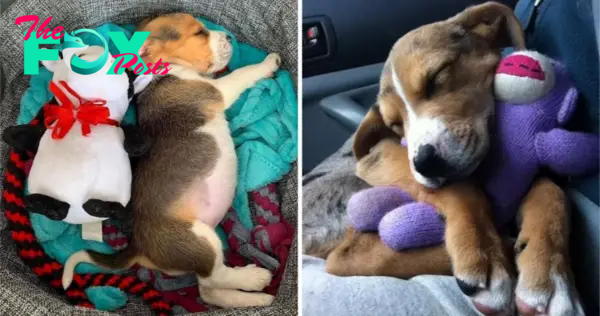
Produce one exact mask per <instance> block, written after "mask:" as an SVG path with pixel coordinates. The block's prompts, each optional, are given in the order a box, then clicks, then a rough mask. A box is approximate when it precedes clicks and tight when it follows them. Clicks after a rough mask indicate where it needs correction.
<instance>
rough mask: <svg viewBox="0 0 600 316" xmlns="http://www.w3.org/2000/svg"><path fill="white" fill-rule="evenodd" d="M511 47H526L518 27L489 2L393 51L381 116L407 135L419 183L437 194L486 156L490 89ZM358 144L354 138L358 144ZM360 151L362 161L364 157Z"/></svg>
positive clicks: (415, 34) (408, 38)
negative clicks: (503, 55) (506, 48)
mask: <svg viewBox="0 0 600 316" xmlns="http://www.w3.org/2000/svg"><path fill="white" fill-rule="evenodd" d="M508 44H513V45H514V46H515V47H517V48H524V46H525V44H524V39H523V33H522V31H521V28H520V26H519V23H518V21H517V20H516V18H515V17H514V15H513V14H512V12H511V11H510V9H509V8H507V7H505V6H502V5H500V4H489V5H484V6H478V7H473V8H470V9H468V10H466V11H465V12H463V13H461V14H459V15H457V16H456V17H454V18H451V19H449V20H446V21H442V22H438V23H433V24H429V25H425V26H422V27H419V28H417V29H415V30H413V31H411V32H409V33H407V34H406V35H404V36H403V37H402V38H400V39H399V40H398V41H397V42H396V44H395V45H394V47H393V48H392V50H391V52H390V55H389V57H388V59H387V61H386V63H385V66H384V70H383V74H382V78H381V92H380V94H379V102H378V104H379V111H380V112H381V114H382V117H383V119H384V123H385V125H386V126H388V127H390V128H392V129H393V130H394V131H396V132H397V133H399V134H400V135H403V136H405V137H406V140H407V143H408V154H409V160H410V162H411V170H412V173H413V175H414V177H415V179H416V180H417V181H418V182H419V183H421V184H423V185H425V186H427V187H432V188H435V187H439V186H440V185H441V184H443V183H444V182H445V181H446V180H449V179H454V178H463V177H465V176H468V175H469V174H470V173H471V172H472V171H473V170H474V169H475V168H476V167H477V165H478V164H479V162H480V161H481V160H482V159H483V157H484V156H485V154H486V153H487V149H488V143H489V137H488V125H489V122H490V119H491V117H492V115H493V112H494V96H493V94H492V88H491V85H492V82H493V79H494V74H495V68H496V65H497V64H498V62H499V59H500V48H502V47H504V46H507V45H508ZM361 128H362V129H365V128H372V127H371V126H367V125H365V124H363V126H362V127H361ZM361 135H362V133H361V132H360V129H359V133H358V136H361ZM363 143H364V142H363V141H362V140H361V139H360V137H358V139H357V140H356V144H357V146H365V145H366V144H363ZM358 149H359V150H358V152H357V154H358V158H360V157H361V156H362V155H364V154H365V153H366V152H365V150H364V149H361V148H358Z"/></svg>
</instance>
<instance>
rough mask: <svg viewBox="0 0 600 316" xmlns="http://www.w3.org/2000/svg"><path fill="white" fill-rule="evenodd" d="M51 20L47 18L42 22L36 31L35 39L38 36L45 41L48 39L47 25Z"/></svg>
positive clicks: (48, 30)
mask: <svg viewBox="0 0 600 316" xmlns="http://www.w3.org/2000/svg"><path fill="white" fill-rule="evenodd" d="M51 20H52V17H51V16H49V17H48V18H47V19H45V20H44V22H43V23H42V24H41V25H40V27H39V28H38V30H37V33H36V34H37V38H40V36H42V37H43V38H44V39H47V38H48V37H50V34H48V33H50V29H49V28H48V23H50V21H51Z"/></svg>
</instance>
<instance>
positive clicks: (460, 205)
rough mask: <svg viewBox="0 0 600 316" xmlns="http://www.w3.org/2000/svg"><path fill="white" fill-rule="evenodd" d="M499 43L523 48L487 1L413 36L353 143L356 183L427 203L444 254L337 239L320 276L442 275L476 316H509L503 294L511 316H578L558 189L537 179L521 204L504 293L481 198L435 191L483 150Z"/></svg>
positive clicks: (455, 185) (400, 45) (504, 13)
mask: <svg viewBox="0 0 600 316" xmlns="http://www.w3.org/2000/svg"><path fill="white" fill-rule="evenodd" d="M508 44H512V45H513V46H514V47H515V48H517V49H522V48H524V36H523V32H522V30H521V27H520V25H519V23H518V21H517V19H516V18H515V16H514V15H513V13H512V11H511V10H510V9H509V8H508V7H506V6H504V5H501V4H498V3H493V2H489V3H486V4H482V5H478V6H474V7H471V8H468V9H466V10H465V11H463V12H462V13H460V14H458V15H456V16H455V17H452V18H450V19H448V20H446V21H441V22H437V23H433V24H429V25H425V26H422V27H420V28H418V29H416V30H413V31H412V32H409V33H407V34H406V35H405V36H403V37H402V38H400V39H399V40H398V42H397V43H396V44H395V45H394V47H393V48H392V51H391V52H390V55H389V58H388V60H387V61H386V63H385V67H384V70H383V73H382V77H381V82H380V93H379V96H378V101H377V106H375V107H373V108H372V109H371V110H370V112H369V113H368V115H367V116H366V117H365V119H364V120H363V122H362V124H361V126H360V127H359V129H358V131H357V133H356V135H355V143H354V153H355V156H356V158H357V160H358V164H357V174H358V176H359V177H360V178H362V179H363V180H365V181H367V182H368V183H369V184H371V185H395V186H398V187H400V188H402V189H404V190H406V191H407V192H408V193H409V194H411V196H413V197H414V198H415V199H416V200H419V201H423V202H427V203H429V204H431V205H433V206H435V207H436V208H437V209H438V210H439V212H440V214H441V215H442V216H443V217H444V218H445V220H446V234H445V240H446V242H445V249H441V248H430V249H423V250H415V251H408V252H393V251H391V249H387V248H386V247H385V246H383V245H382V244H381V241H380V240H379V238H374V236H373V235H372V234H363V233H357V232H354V231H349V232H347V234H346V236H345V237H344V240H343V242H342V244H340V246H339V247H337V248H336V249H335V250H334V251H333V252H332V253H331V255H330V256H329V257H328V262H327V270H328V271H329V272H330V273H333V274H337V275H390V276H396V277H403V278H407V277H412V276H414V275H416V274H423V273H444V272H447V271H450V269H451V270H452V272H453V274H454V276H455V277H456V278H457V282H458V285H459V287H460V288H461V290H463V292H464V293H465V294H467V295H469V296H471V298H472V300H473V302H474V305H475V306H476V307H477V308H478V309H479V310H480V311H481V312H483V313H485V314H496V313H499V312H500V313H502V312H504V313H510V312H511V311H512V308H513V307H514V306H515V304H513V291H514V292H515V294H516V306H517V307H518V309H519V311H520V312H521V313H522V314H525V315H534V314H544V313H548V314H550V315H581V314H582V309H581V305H580V303H579V301H578V299H577V295H576V291H575V288H574V284H573V280H572V278H571V275H570V269H569V266H568V255H567V254H568V249H567V246H568V233H569V230H568V225H567V220H566V201H565V195H564V192H562V190H561V189H560V188H559V187H557V186H556V185H555V184H553V183H552V182H551V181H550V180H548V179H541V180H539V182H537V183H536V184H535V185H534V186H533V188H532V190H531V192H530V193H529V195H528V196H527V197H526V199H525V201H524V203H523V205H522V208H521V211H520V217H521V219H522V222H521V231H520V234H519V237H518V240H517V245H516V247H515V252H516V254H517V257H516V263H517V268H518V271H519V272H520V273H519V277H518V282H517V286H516V291H515V290H514V287H513V286H514V280H513V279H514V275H515V272H516V271H514V267H513V264H512V260H509V255H508V254H507V253H506V251H505V248H504V245H503V241H502V239H501V238H500V236H499V235H498V233H497V231H496V229H495V228H494V225H493V223H492V219H491V217H490V212H491V211H490V205H489V202H488V201H487V199H486V197H485V195H484V193H483V192H482V191H481V190H480V189H479V188H478V187H477V186H476V184H475V183H473V182H470V181H469V180H459V181H455V182H452V183H451V184H449V185H446V186H441V185H442V184H443V183H444V182H445V181H447V180H455V179H456V178H458V179H461V178H465V177H468V176H469V174H470V173H471V172H472V171H473V169H474V168H475V167H476V166H477V165H478V164H479V162H480V161H481V160H482V158H483V157H484V156H485V154H486V152H487V148H488V142H489V137H488V130H489V126H488V124H489V123H488V121H489V119H490V117H491V116H492V115H493V110H494V97H493V88H492V84H493V78H494V74H495V69H496V66H497V64H498V62H499V60H500V49H501V48H502V47H504V46H506V45H508ZM400 137H405V138H406V140H407V143H408V146H407V148H404V147H402V146H400V144H399V141H398V138H400ZM431 188H438V189H436V190H431ZM444 250H445V251H444ZM372 258H378V259H377V260H372ZM536 309H537V311H536Z"/></svg>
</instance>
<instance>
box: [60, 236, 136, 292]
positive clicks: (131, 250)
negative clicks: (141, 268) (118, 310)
mask: <svg viewBox="0 0 600 316" xmlns="http://www.w3.org/2000/svg"><path fill="white" fill-rule="evenodd" d="M136 257H137V250H136V249H135V247H133V245H132V244H130V245H129V246H128V247H127V248H125V249H124V250H122V251H119V252H117V253H115V254H111V255H107V254H103V253H99V252H95V251H87V250H81V251H78V252H76V253H74V254H72V255H71V257H69V259H68V260H67V262H65V268H64V270H63V276H62V286H63V288H64V289H65V290H66V289H67V288H68V287H69V285H71V282H73V275H74V274H75V267H76V266H77V265H78V264H80V263H84V262H85V263H92V264H95V265H98V266H100V267H102V268H105V269H114V270H118V269H127V268H129V267H131V266H132V265H133V264H134V263H135V260H136Z"/></svg>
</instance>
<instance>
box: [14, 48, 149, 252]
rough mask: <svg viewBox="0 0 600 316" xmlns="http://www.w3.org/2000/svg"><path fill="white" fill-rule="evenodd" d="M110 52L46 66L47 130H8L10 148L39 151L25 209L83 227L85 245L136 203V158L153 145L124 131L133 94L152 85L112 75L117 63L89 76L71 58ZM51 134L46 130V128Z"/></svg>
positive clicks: (92, 51) (78, 50)
mask: <svg viewBox="0 0 600 316" xmlns="http://www.w3.org/2000/svg"><path fill="white" fill-rule="evenodd" d="M103 52H104V48H102V47H99V46H92V47H89V48H87V50H86V47H82V48H67V49H64V50H63V56H64V59H59V60H58V61H43V62H42V63H43V65H44V66H45V67H46V68H48V70H50V71H52V72H53V73H54V74H53V78H52V81H51V83H50V90H51V92H52V93H53V94H54V95H55V98H54V99H53V100H51V101H50V102H49V103H48V104H47V105H46V106H45V108H44V113H45V121H44V124H38V125H41V126H32V125H20V126H14V127H9V128H8V129H6V130H5V132H4V135H3V138H4V140H5V141H6V142H7V143H9V145H11V146H13V147H15V148H17V149H21V150H27V151H31V152H37V153H36V155H35V157H34V160H33V164H32V167H31V171H30V173H29V177H28V180H27V181H28V190H29V195H28V196H27V197H26V198H25V206H26V208H27V209H28V210H29V211H30V212H35V213H40V214H43V215H45V216H47V217H48V218H50V219H53V220H62V221H65V222H67V223H70V224H84V225H83V227H82V234H83V236H82V237H83V238H84V239H88V240H98V241H101V240H102V232H101V228H102V226H101V222H102V221H103V220H105V219H108V218H116V219H122V218H125V217H126V216H128V215H130V214H127V211H126V206H127V204H128V203H129V200H130V197H131V178H132V175H131V163H130V161H129V155H131V156H140V155H141V154H142V153H143V152H144V151H145V149H147V148H148V147H149V143H148V140H147V139H145V138H143V137H142V135H141V134H140V133H139V132H138V131H137V129H135V127H133V126H122V127H121V126H120V122H121V120H122V119H123V117H124V115H125V112H126V110H127V108H128V106H129V102H130V101H131V98H132V97H133V94H135V93H138V92H140V91H141V90H142V89H144V88H145V87H146V86H147V85H148V83H149V82H150V81H151V75H148V76H144V75H140V76H136V75H134V74H133V73H132V72H130V71H129V70H128V71H127V72H123V73H122V74H120V75H117V74H114V75H108V74H107V72H108V70H109V69H110V67H111V66H112V65H113V63H114V62H115V59H114V58H113V57H112V56H109V57H108V61H107V62H106V64H105V65H104V67H103V68H102V69H100V70H99V71H97V72H96V73H93V74H89V75H82V74H78V73H76V72H74V71H73V70H72V69H71V65H70V62H69V61H70V59H71V57H72V56H73V54H77V56H79V57H80V58H81V59H83V60H87V61H94V60H96V59H97V58H99V57H100V55H101V54H102V53H103ZM44 125H45V127H47V129H44Z"/></svg>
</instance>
